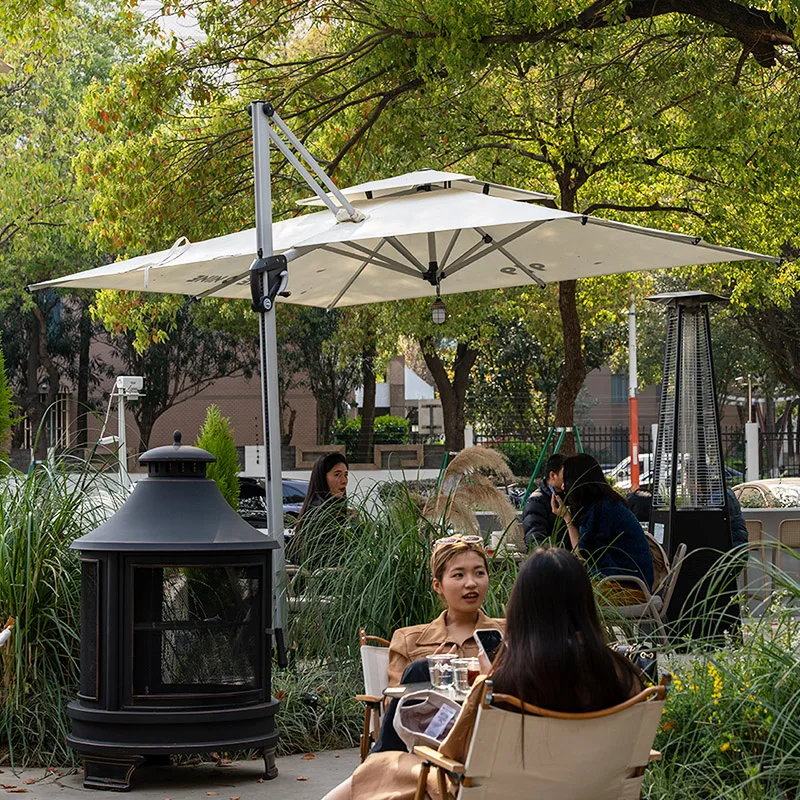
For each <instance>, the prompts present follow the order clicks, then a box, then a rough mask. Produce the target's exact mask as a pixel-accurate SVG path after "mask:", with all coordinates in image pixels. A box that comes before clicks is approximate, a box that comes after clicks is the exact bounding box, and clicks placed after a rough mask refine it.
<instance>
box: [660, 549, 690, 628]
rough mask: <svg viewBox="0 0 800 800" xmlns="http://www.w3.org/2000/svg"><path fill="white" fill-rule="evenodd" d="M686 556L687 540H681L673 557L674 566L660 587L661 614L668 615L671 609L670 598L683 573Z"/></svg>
mask: <svg viewBox="0 0 800 800" xmlns="http://www.w3.org/2000/svg"><path fill="white" fill-rule="evenodd" d="M685 558H686V542H681V543H680V544H679V545H678V549H677V550H676V551H675V555H674V556H673V557H672V568H671V569H670V571H669V574H668V575H667V577H666V578H665V579H664V582H663V583H662V584H661V588H660V589H659V594H660V595H661V601H662V602H661V616H662V617H666V615H667V610H668V609H669V603H670V600H672V594H673V592H674V591H675V584H676V583H677V582H678V575H680V573H681V567H682V566H683V561H684V559H685Z"/></svg>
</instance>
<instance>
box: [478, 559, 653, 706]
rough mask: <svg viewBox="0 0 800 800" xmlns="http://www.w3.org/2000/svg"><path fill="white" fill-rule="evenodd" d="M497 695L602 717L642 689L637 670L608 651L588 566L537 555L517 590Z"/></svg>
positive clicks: (496, 670)
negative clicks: (601, 714) (600, 711)
mask: <svg viewBox="0 0 800 800" xmlns="http://www.w3.org/2000/svg"><path fill="white" fill-rule="evenodd" d="M505 641H506V647H505V648H504V649H503V650H502V651H501V653H500V655H499V656H498V658H497V661H496V662H495V668H494V674H493V676H492V680H493V681H494V687H495V691H496V692H499V693H504V694H510V695H513V696H515V697H518V698H519V699H520V700H522V701H523V702H525V703H531V704H533V705H537V706H539V707H541V708H547V709H551V710H553V711H565V712H581V713H583V712H589V711H599V710H600V709H603V708H610V707H611V706H614V705H616V704H617V703H621V702H623V701H624V700H626V699H627V698H629V697H631V696H632V695H633V694H634V693H635V691H637V690H638V689H639V688H640V687H641V682H640V680H639V677H638V672H637V670H636V667H634V666H633V665H632V664H631V663H630V662H629V661H627V659H625V658H622V657H621V656H618V655H617V654H616V653H614V652H613V651H612V650H610V649H609V648H608V646H607V645H606V642H605V637H604V634H603V628H602V627H601V625H600V619H599V616H598V613H597V605H596V603H595V599H594V592H593V591H592V584H591V581H590V580H589V576H588V574H587V572H586V569H585V568H584V566H583V564H581V562H580V561H579V560H578V559H577V558H576V557H575V556H574V555H572V553H570V552H569V551H568V550H564V549H562V548H559V547H553V548H549V549H545V548H541V547H537V548H536V549H535V550H534V551H533V553H532V554H531V556H530V557H529V558H528V560H527V561H526V562H525V563H524V564H523V566H522V569H521V570H520V573H519V575H518V577H517V580H516V582H515V583H514V588H513V590H512V592H511V597H510V599H509V601H508V607H507V609H506V639H505Z"/></svg>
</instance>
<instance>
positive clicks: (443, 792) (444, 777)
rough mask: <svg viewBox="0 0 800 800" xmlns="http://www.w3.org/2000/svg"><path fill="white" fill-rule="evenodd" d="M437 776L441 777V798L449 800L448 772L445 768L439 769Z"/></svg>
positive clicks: (441, 799)
mask: <svg viewBox="0 0 800 800" xmlns="http://www.w3.org/2000/svg"><path fill="white" fill-rule="evenodd" d="M436 777H437V778H438V779H439V797H440V800H447V773H446V772H445V771H444V770H443V769H437V770H436Z"/></svg>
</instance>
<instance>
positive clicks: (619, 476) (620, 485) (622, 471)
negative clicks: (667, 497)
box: [605, 453, 653, 492]
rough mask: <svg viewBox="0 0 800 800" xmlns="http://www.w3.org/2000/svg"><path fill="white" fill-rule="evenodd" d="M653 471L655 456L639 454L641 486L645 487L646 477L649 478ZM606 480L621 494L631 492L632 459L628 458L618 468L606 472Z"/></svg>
mask: <svg viewBox="0 0 800 800" xmlns="http://www.w3.org/2000/svg"><path fill="white" fill-rule="evenodd" d="M652 469H653V454H652V453H639V485H640V486H642V485H644V482H645V476H647V477H648V483H649V476H650V472H651V470H652ZM605 473H606V478H608V479H609V480H610V481H611V483H612V484H613V486H614V488H615V489H617V490H618V491H620V492H626V491H629V490H630V488H631V457H630V456H626V457H625V458H623V459H622V461H620V462H619V464H617V466H616V467H612V468H611V469H609V470H605Z"/></svg>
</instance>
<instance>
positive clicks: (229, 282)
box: [194, 268, 250, 300]
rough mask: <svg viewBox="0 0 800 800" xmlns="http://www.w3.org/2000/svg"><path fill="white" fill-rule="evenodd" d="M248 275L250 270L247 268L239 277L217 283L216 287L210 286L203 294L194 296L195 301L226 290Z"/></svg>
mask: <svg viewBox="0 0 800 800" xmlns="http://www.w3.org/2000/svg"><path fill="white" fill-rule="evenodd" d="M249 274H250V269H249V268H248V270H247V272H242V273H241V274H239V275H235V276H234V277H233V278H228V280H226V281H222V283H218V284H217V285H216V286H212V287H211V288H210V289H206V290H205V291H204V292H200V294H196V295H195V296H194V299H195V300H202V299H203V298H204V297H208V296H209V295H212V294H214V292H219V291H220V290H222V289H227V288H228V286H231V285H232V284H234V283H237V282H238V281H243V280H244V279H245V278H246V277H247V276H248V275H249Z"/></svg>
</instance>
